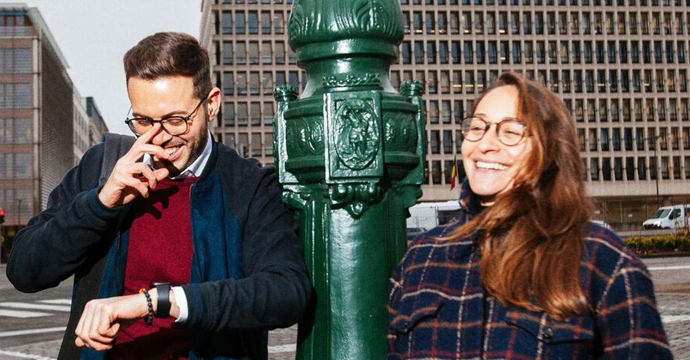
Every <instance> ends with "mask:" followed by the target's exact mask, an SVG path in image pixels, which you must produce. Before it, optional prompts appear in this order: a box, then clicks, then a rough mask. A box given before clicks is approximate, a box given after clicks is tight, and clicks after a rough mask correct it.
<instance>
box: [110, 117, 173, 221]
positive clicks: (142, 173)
mask: <svg viewBox="0 0 690 360" xmlns="http://www.w3.org/2000/svg"><path fill="white" fill-rule="evenodd" d="M161 130H162V128H161V125H160V124H159V123H155V124H154V125H153V127H152V128H151V129H150V130H149V131H147V132H145V133H144V134H143V135H141V136H140V137H139V138H138V139H137V141H135V142H134V145H132V148H131V149H130V150H129V151H128V152H127V153H126V154H125V155H124V156H123V157H121V158H120V159H119V160H118V161H117V163H116V164H115V167H114V168H113V171H112V173H111V174H110V177H109V178H108V181H107V182H106V183H105V185H103V188H101V190H100V191H99V193H98V199H99V200H100V201H101V203H102V204H103V205H105V206H106V207H108V208H114V207H116V206H122V205H125V204H128V203H129V202H131V201H132V200H134V199H135V198H137V196H143V197H148V196H149V189H154V188H155V187H156V184H157V183H158V181H160V180H162V179H164V178H165V177H166V176H168V174H169V171H168V169H156V170H152V169H151V168H150V167H149V166H148V165H147V164H144V163H142V162H137V160H139V159H140V158H141V157H142V156H143V155H144V154H149V155H151V156H155V157H157V158H159V159H167V158H168V154H167V153H166V152H165V151H164V150H163V148H162V147H160V146H157V145H154V144H152V143H151V140H152V139H153V138H154V137H155V136H156V135H157V134H158V133H159V132H160V131H161Z"/></svg>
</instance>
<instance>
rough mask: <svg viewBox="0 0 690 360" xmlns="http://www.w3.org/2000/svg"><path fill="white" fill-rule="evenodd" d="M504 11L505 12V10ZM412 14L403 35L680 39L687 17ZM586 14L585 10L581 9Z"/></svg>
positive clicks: (687, 29) (688, 29)
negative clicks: (648, 37)
mask: <svg viewBox="0 0 690 360" xmlns="http://www.w3.org/2000/svg"><path fill="white" fill-rule="evenodd" d="M506 10H507V9H506ZM566 10H567V8H564V9H563V11H532V10H530V9H526V10H524V11H492V10H489V11H462V12H460V11H447V12H446V11H412V12H405V13H403V27H404V31H405V33H406V34H410V33H413V34H423V33H426V34H461V33H462V34H466V35H471V34H475V35H484V34H487V35H495V34H501V35H507V34H512V35H533V34H534V35H604V34H606V35H683V34H690V21H688V20H687V19H690V13H684V12H680V11H676V12H671V11H667V12H660V11H642V12H637V11H634V12H630V11H605V12H597V11H595V12H589V11H566ZM582 10H585V9H582Z"/></svg>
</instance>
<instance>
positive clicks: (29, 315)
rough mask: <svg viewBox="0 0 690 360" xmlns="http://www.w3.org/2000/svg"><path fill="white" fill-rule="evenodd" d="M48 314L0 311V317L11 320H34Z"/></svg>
mask: <svg viewBox="0 0 690 360" xmlns="http://www.w3.org/2000/svg"><path fill="white" fill-rule="evenodd" d="M50 315H51V314H49V313H43V312H37V311H22V310H7V309H0V316H6V317H13V318H22V319H25V318H34V317H41V316H50Z"/></svg>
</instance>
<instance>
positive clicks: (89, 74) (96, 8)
mask: <svg viewBox="0 0 690 360" xmlns="http://www.w3.org/2000/svg"><path fill="white" fill-rule="evenodd" d="M0 3H25V4H27V5H28V6H30V7H37V8H38V9H39V10H40V12H41V15H42V16H43V18H44V19H45V21H46V23H47V24H48V27H49V28H50V32H51V33H52V34H53V37H54V38H55V41H56V42H57V43H58V46H59V47H60V50H61V51H62V53H63V54H64V55H65V57H66V58H67V63H68V64H69V69H68V72H69V74H70V77H71V78H72V82H74V84H75V86H76V88H77V90H78V91H79V94H80V95H81V96H93V97H94V99H95V100H96V105H97V106H98V108H99V109H100V110H101V113H102V114H103V117H104V118H105V121H106V123H107V124H108V128H109V129H110V131H111V132H116V133H121V134H124V133H127V134H129V130H128V128H127V125H125V123H124V119H125V117H126V116H127V110H128V109H129V100H128V99H127V89H126V85H125V73H124V70H123V68H122V57H123V56H124V54H125V52H127V50H129V49H130V48H131V47H132V46H134V45H136V43H137V42H139V40H141V39H143V38H144V37H146V36H148V35H151V34H153V33H155V32H158V31H181V32H186V33H188V34H191V35H193V36H195V37H197V38H198V37H199V26H200V24H199V22H200V19H201V0H23V1H21V0H17V1H8V0H0Z"/></svg>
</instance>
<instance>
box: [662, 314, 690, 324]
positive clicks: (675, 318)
mask: <svg viewBox="0 0 690 360" xmlns="http://www.w3.org/2000/svg"><path fill="white" fill-rule="evenodd" d="M681 321H690V315H662V316H661V322H662V323H664V324H671V323H677V322H681Z"/></svg>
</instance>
